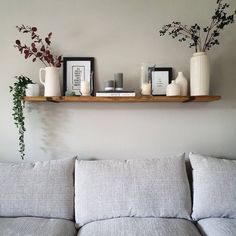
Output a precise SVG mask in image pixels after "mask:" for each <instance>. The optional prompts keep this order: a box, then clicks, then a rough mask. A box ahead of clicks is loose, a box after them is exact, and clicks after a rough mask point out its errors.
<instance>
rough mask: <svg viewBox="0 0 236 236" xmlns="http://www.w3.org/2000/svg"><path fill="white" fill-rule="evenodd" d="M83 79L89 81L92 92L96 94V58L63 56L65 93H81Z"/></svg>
mask: <svg viewBox="0 0 236 236" xmlns="http://www.w3.org/2000/svg"><path fill="white" fill-rule="evenodd" d="M81 81H88V82H89V86H90V88H89V89H90V93H91V95H94V58H93V57H64V58H63V93H64V95H65V93H66V91H67V92H69V93H72V92H74V93H75V95H81Z"/></svg>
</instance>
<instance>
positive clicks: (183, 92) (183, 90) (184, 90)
mask: <svg viewBox="0 0 236 236" xmlns="http://www.w3.org/2000/svg"><path fill="white" fill-rule="evenodd" d="M175 81H176V84H178V85H179V87H180V96H187V95H188V81H187V79H186V78H185V77H184V74H183V72H178V76H177V78H176V79H175Z"/></svg>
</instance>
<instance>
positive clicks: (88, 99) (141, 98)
mask: <svg viewBox="0 0 236 236" xmlns="http://www.w3.org/2000/svg"><path fill="white" fill-rule="evenodd" d="M220 98H221V97H220V96H193V97H187V96H186V97H185V96H171V97H167V96H136V97H77V96H72V97H67V96H65V97H64V96H61V97H43V96H39V97H24V100H25V101H29V102H47V101H49V102H91V103H93V102H100V103H139V102H211V101H216V100H219V99H220Z"/></svg>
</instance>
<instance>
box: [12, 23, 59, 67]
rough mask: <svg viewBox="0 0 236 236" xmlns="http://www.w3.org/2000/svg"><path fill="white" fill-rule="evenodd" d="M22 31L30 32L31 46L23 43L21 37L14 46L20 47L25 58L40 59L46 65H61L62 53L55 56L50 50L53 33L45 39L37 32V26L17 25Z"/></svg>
mask: <svg viewBox="0 0 236 236" xmlns="http://www.w3.org/2000/svg"><path fill="white" fill-rule="evenodd" d="M16 28H17V30H18V31H19V32H21V33H28V34H30V36H31V39H32V43H31V45H30V46H27V45H26V44H22V43H21V41H20V40H19V39H17V40H16V42H15V45H14V47H16V48H18V50H19V52H20V53H21V54H24V57H25V59H28V58H32V61H33V62H35V61H36V60H37V59H38V60H40V61H41V62H42V63H43V64H44V65H45V66H55V67H61V64H62V55H60V56H54V55H53V54H52V53H51V51H50V45H51V37H52V33H49V34H48V35H47V36H46V37H45V38H44V40H43V39H42V38H41V37H40V36H39V35H38V34H37V33H36V32H37V28H36V27H31V26H25V25H21V26H16Z"/></svg>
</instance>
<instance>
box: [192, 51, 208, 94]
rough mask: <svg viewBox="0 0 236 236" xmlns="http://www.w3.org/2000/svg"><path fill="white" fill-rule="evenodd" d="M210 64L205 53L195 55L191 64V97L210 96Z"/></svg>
mask: <svg viewBox="0 0 236 236" xmlns="http://www.w3.org/2000/svg"><path fill="white" fill-rule="evenodd" d="M209 89H210V63H209V59H208V56H207V54H206V53H205V52H197V53H194V54H193V56H192V58H191V63H190V90H191V96H202V95H209Z"/></svg>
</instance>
